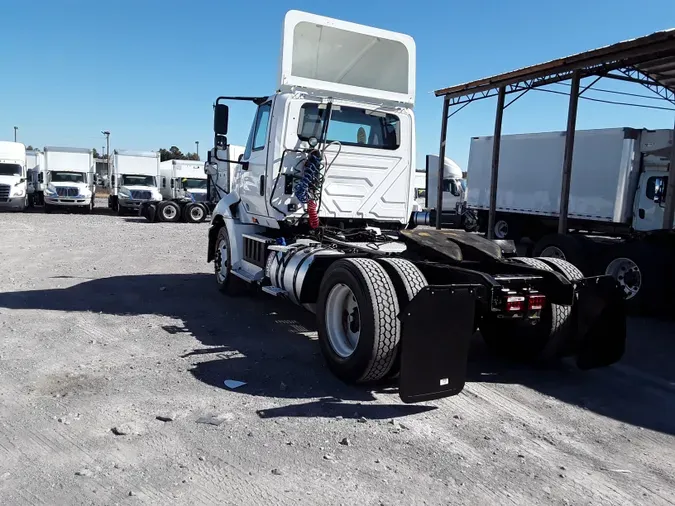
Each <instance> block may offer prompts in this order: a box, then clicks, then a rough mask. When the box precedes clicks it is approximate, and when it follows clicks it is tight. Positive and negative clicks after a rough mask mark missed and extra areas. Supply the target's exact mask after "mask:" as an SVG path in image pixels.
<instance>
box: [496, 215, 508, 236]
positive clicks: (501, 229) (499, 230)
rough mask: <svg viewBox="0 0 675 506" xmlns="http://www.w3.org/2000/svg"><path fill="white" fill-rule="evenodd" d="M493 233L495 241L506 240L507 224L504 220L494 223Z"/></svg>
mask: <svg viewBox="0 0 675 506" xmlns="http://www.w3.org/2000/svg"><path fill="white" fill-rule="evenodd" d="M494 232H495V237H496V238H497V239H506V236H507V235H509V224H508V223H507V222H505V221H504V220H499V221H498V222H497V223H495V228H494Z"/></svg>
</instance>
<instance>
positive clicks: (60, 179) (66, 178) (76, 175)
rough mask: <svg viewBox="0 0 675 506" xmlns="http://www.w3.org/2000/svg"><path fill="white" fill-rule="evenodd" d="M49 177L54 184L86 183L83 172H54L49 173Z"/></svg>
mask: <svg viewBox="0 0 675 506" xmlns="http://www.w3.org/2000/svg"><path fill="white" fill-rule="evenodd" d="M49 177H50V181H51V182H52V183H84V173H83V172H65V171H54V172H49Z"/></svg>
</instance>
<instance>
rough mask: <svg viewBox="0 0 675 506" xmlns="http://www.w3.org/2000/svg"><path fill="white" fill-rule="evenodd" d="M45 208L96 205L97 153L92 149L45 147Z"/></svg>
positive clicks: (88, 210) (49, 209) (88, 208)
mask: <svg viewBox="0 0 675 506" xmlns="http://www.w3.org/2000/svg"><path fill="white" fill-rule="evenodd" d="M44 166H45V175H44V177H43V180H44V182H45V188H44V206H45V207H44V209H45V212H49V211H51V210H53V209H54V208H57V207H58V208H79V209H82V210H84V211H86V212H91V210H92V209H93V208H94V201H95V198H96V188H95V183H94V155H93V151H92V150H91V149H83V148H62V147H49V146H48V147H45V150H44Z"/></svg>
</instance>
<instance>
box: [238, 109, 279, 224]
mask: <svg viewBox="0 0 675 506" xmlns="http://www.w3.org/2000/svg"><path fill="white" fill-rule="evenodd" d="M273 102H274V99H272V100H268V101H267V102H265V103H263V104H261V105H260V106H258V111H257V112H256V115H255V119H254V121H253V125H252V126H251V132H250V134H249V137H248V142H247V143H246V150H245V151H244V156H243V157H242V162H244V163H243V164H242V167H241V185H240V191H239V197H240V198H241V201H242V203H243V205H244V208H245V209H246V211H247V212H248V213H250V214H254V215H258V216H267V197H266V191H265V186H266V184H265V183H266V182H265V177H266V174H267V153H268V150H269V137H270V132H269V130H270V119H271V117H272V106H273Z"/></svg>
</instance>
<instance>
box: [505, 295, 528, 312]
mask: <svg viewBox="0 0 675 506" xmlns="http://www.w3.org/2000/svg"><path fill="white" fill-rule="evenodd" d="M524 309H525V297H522V296H520V295H509V296H508V297H507V298H506V310H507V311H508V312H514V313H520V312H521V311H523V310H524Z"/></svg>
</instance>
